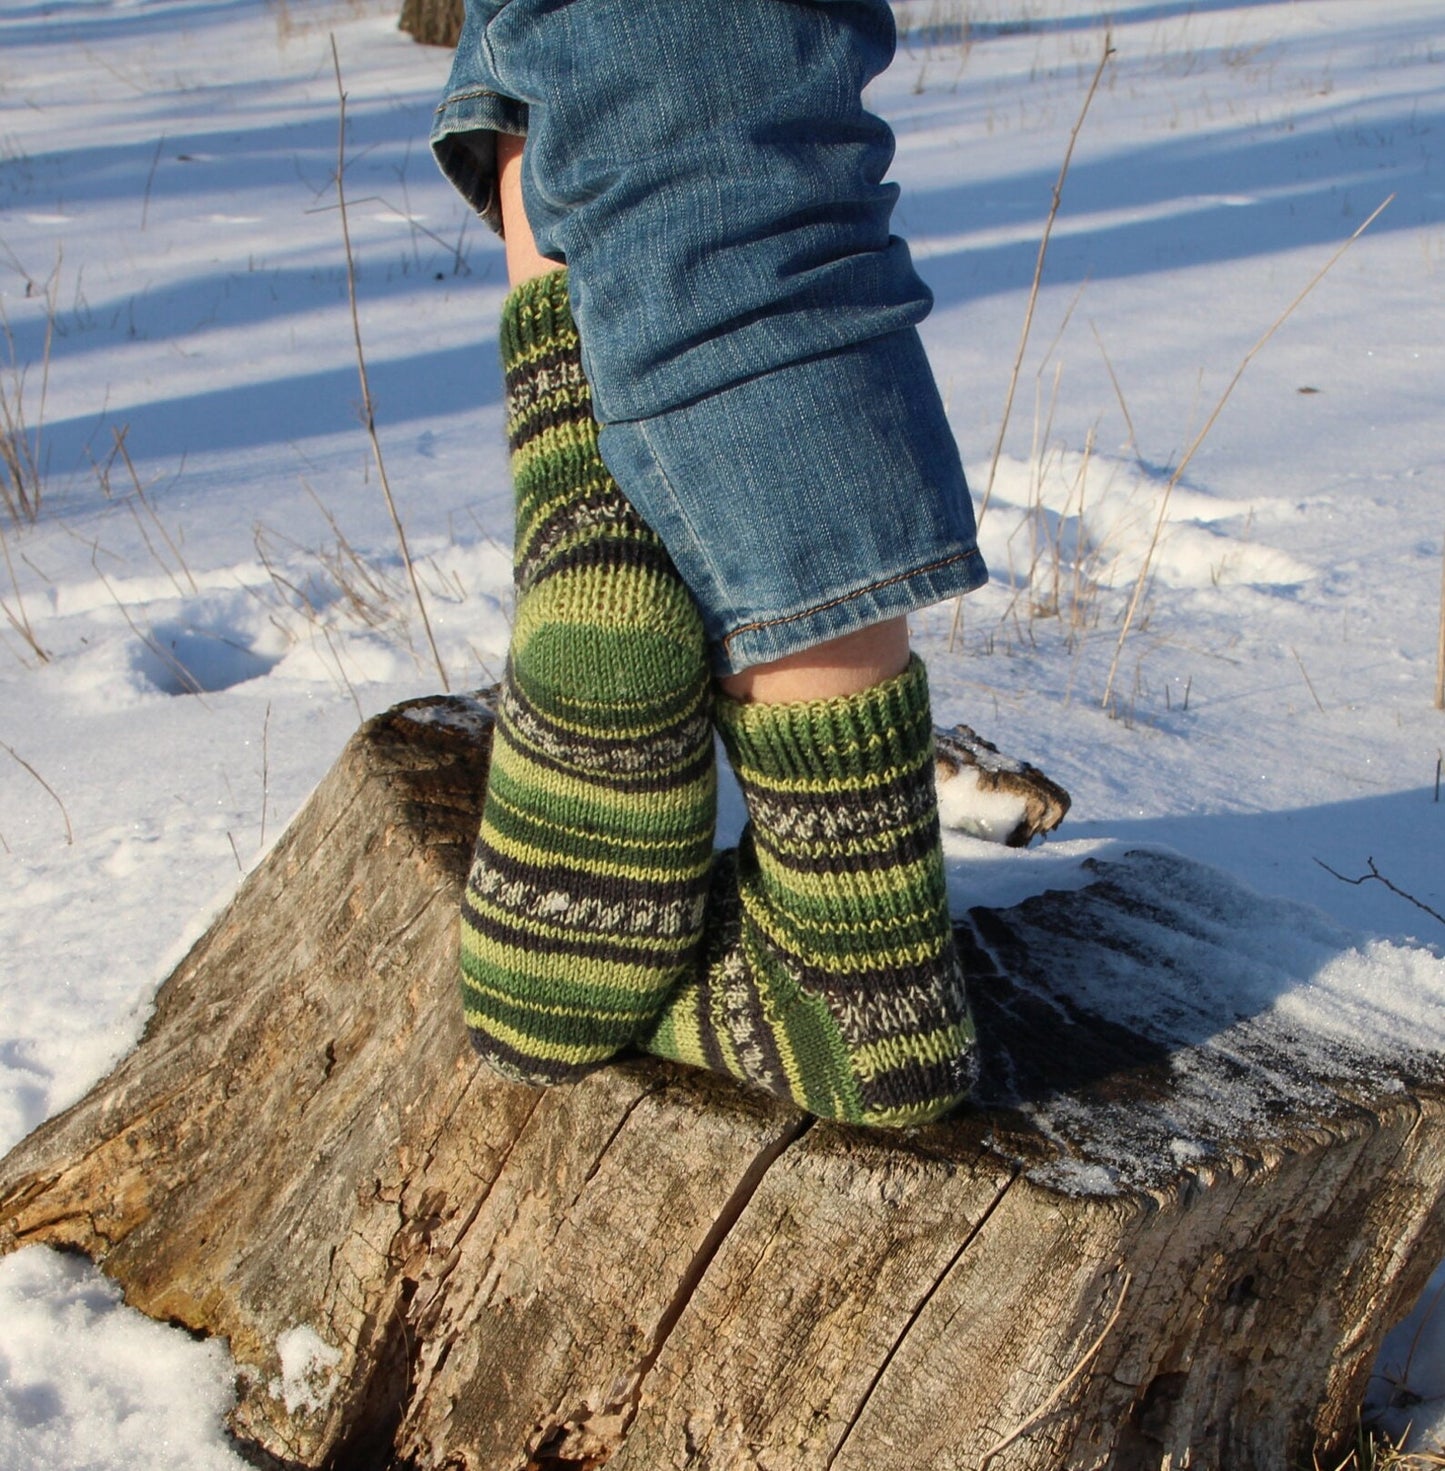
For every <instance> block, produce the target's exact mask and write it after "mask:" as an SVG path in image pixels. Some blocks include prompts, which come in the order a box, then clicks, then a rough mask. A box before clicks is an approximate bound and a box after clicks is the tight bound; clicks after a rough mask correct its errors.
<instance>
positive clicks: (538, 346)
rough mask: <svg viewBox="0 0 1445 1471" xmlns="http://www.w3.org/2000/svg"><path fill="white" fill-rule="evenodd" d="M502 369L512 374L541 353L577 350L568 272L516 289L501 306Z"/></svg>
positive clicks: (551, 273)
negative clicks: (521, 362)
mask: <svg viewBox="0 0 1445 1471" xmlns="http://www.w3.org/2000/svg"><path fill="white" fill-rule="evenodd" d="M499 337H500V344H501V349H502V367H503V369H505V370H506V371H508V372H510V371H511V370H512V368H513V367H514V366H515V365H516V364H517V363H518V362H519V361H521V360H522V359H525V358H528V357H533V356H535V355H536V354H537V353H539V352H545V351H549V350H550V351H556V350H559V349H564V348H572V349H575V348H576V346H577V326H576V323H574V322H573V320H572V306H571V302H570V300H569V299H568V296H567V271H566V269H565V267H564V268H563V269H561V270H556V271H548V273H547V274H546V275H545V276H536V277H534V278H533V279H532V280H530V281H523V282H522V284H521V285H520V286H517V287H515V288H514V289H513V290H512V291H511V292H510V293H509V295H508V296H507V299H506V301H505V302H503V303H502V323H501V328H500V331H499Z"/></svg>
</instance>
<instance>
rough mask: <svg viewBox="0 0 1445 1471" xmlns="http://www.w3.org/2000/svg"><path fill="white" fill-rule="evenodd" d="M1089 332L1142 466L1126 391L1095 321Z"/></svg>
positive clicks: (1130, 446)
mask: <svg viewBox="0 0 1445 1471" xmlns="http://www.w3.org/2000/svg"><path fill="white" fill-rule="evenodd" d="M1089 330H1090V331H1091V332H1092V333H1093V334H1094V341H1095V342H1097V343H1098V344H1099V353H1100V355H1101V356H1102V357H1103V359H1104V367H1105V368H1106V369H1107V370H1108V373H1109V382H1110V383H1112V384H1113V385H1114V397H1115V398H1117V399H1118V400H1119V412H1120V413H1121V414H1123V416H1124V425H1125V427H1126V428H1127V429H1128V431H1129V448H1130V449H1131V450H1133V451H1134V458H1135V459H1136V460H1138V461H1139V463H1140V464H1141V465H1142V464H1143V463H1144V457H1143V455H1142V454H1140V453H1139V436H1138V435H1137V434H1135V433H1134V420H1133V419H1132V418H1131V417H1130V416H1129V405H1128V404H1127V403H1125V402H1124V390H1123V389H1122V388H1120V386H1119V379H1118V378H1117V376H1116V375H1115V373H1114V364H1113V363H1112V362H1110V361H1109V350H1108V348H1106V347H1105V346H1104V339H1103V338H1102V337H1100V336H1099V329H1098V328H1097V327H1096V326H1095V325H1094V323H1093V321H1092V320H1091V321H1090V322H1089Z"/></svg>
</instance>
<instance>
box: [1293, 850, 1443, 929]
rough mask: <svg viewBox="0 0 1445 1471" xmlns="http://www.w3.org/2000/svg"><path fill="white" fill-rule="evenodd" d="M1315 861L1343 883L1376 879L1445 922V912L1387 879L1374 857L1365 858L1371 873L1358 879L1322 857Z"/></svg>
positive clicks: (1359, 883)
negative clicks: (1340, 870) (1432, 906)
mask: <svg viewBox="0 0 1445 1471" xmlns="http://www.w3.org/2000/svg"><path fill="white" fill-rule="evenodd" d="M1315 862H1316V863H1318V864H1319V866H1320V867H1321V868H1322V869H1324V871H1325V872H1326V873H1327V874H1329V875H1330V876H1331V877H1333V878H1337V879H1339V881H1340V882H1341V883H1342V884H1354V885H1355V887H1356V888H1358V887H1359V886H1360V885H1361V884H1368V883H1369V882H1370V881H1371V880H1374V881H1375V882H1376V883H1381V884H1384V886H1385V887H1386V888H1387V889H1388V890H1389V891H1390V892H1391V893H1392V894H1398V895H1399V896H1400V898H1402V899H1408V900H1409V901H1410V903H1411V904H1413V905H1414V906H1415V908H1416V909H1423V910H1424V911H1425V913H1426V914H1428V915H1429V916H1430V918H1431V919H1438V920H1439V921H1440V923H1441V924H1445V914H1441V913H1440V911H1439V910H1438V909H1431V908H1430V906H1429V905H1428V904H1422V903H1421V902H1420V901H1419V900H1418V899H1417V898H1416V897H1415V896H1414V895H1413V894H1407V893H1406V892H1405V890H1404V889H1402V888H1400V886H1399V885H1398V884H1392V883H1391V882H1390V880H1389V879H1387V878H1386V877H1385V875H1384V874H1382V873H1381V872H1380V870H1379V869H1378V868H1376V867H1375V860H1374V859H1373V858H1367V859H1365V862H1366V863H1367V864H1368V865H1369V868H1370V871H1369V873H1362V874H1361V875H1360V876H1359V878H1357V879H1352V878H1346V877H1345V875H1344V874H1342V873H1336V872H1335V870H1334V869H1333V868H1331V867H1330V866H1329V864H1328V863H1326V862H1325V861H1324V859H1322V858H1316V859H1315Z"/></svg>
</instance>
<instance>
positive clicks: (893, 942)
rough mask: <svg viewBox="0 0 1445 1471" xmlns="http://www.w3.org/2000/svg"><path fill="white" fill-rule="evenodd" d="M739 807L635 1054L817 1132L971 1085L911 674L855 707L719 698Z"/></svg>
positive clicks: (896, 1119) (918, 1119) (944, 1104)
mask: <svg viewBox="0 0 1445 1471" xmlns="http://www.w3.org/2000/svg"><path fill="white" fill-rule="evenodd" d="M717 720H718V724H719V727H720V729H721V731H722V735H723V740H724V742H725V744H726V746H727V749H728V754H729V755H730V756H731V758H732V762H733V766H734V768H735V770H736V772H737V775H738V780H739V782H740V784H741V786H742V789H743V795H744V797H745V798H746V801H747V805H748V815H749V823H748V827H747V829H746V830H745V831H744V834H743V839H742V842H741V844H740V845H739V847H738V849H737V852H736V854H735V855H727V857H726V859H725V861H722V862H720V863H719V865H718V868H717V871H716V873H715V876H714V884H713V890H712V897H711V900H710V904H709V914H708V939H707V950H706V952H705V955H704V958H703V962H702V965H701V966H700V974H699V976H698V977H695V978H694V979H693V980H691V981H689V982H687V983H685V984H684V985H683V986H681V987H680V988H679V990H678V991H677V993H676V994H675V995H674V998H673V1000H672V1002H671V1004H670V1005H669V1007H668V1009H667V1011H666V1012H665V1013H664V1014H663V1017H662V1020H661V1021H660V1022H659V1024H658V1026H657V1027H656V1029H655V1030H654V1031H653V1032H652V1034H651V1035H650V1037H648V1038H647V1039H646V1040H645V1042H644V1043H643V1045H644V1046H645V1047H646V1048H647V1049H648V1051H650V1052H655V1053H657V1054H659V1055H660V1056H662V1057H668V1058H672V1059H674V1060H675V1061H678V1062H687V1063H692V1064H694V1065H696V1066H699V1067H705V1068H709V1069H710V1070H712V1071H714V1072H723V1073H729V1074H731V1075H732V1076H733V1077H736V1078H740V1079H743V1080H745V1081H748V1082H752V1083H755V1084H759V1085H761V1086H762V1087H764V1088H766V1089H768V1090H769V1091H770V1092H773V1093H776V1094H779V1095H781V1096H782V1097H784V1098H789V1099H791V1100H792V1101H793V1102H794V1103H796V1104H797V1105H798V1106H799V1107H800V1108H803V1109H806V1110H807V1111H808V1112H809V1113H813V1114H817V1115H819V1116H820V1117H823V1118H831V1119H839V1120H843V1121H847V1122H850V1123H861V1124H874V1125H887V1126H894V1127H897V1126H902V1125H907V1124H916V1123H923V1122H926V1121H927V1120H929V1119H933V1118H937V1117H938V1116H939V1115H940V1114H942V1113H944V1112H945V1111H946V1110H947V1109H949V1108H950V1107H952V1106H953V1105H954V1104H956V1103H958V1102H959V1101H960V1100H961V1099H962V1098H963V1097H964V1095H965V1094H966V1093H967V1092H968V1089H969V1087H970V1085H971V1084H972V1081H973V1077H974V1071H975V1059H974V1032H973V1026H972V1023H971V1020H970V1018H969V1014H968V1008H967V1004H966V1002H965V1000H964V994H963V977H962V973H961V971H960V968H959V963H958V958H957V954H956V952H955V950H954V945H953V929H952V925H951V923H950V921H949V916H948V899H947V894H946V892H945V888H944V876H943V854H942V849H941V847H940V844H939V835H938V804H937V798H936V795H935V791H934V784H933V783H934V778H933V756H932V725H931V717H930V714H929V702H928V684H927V679H926V676H925V674H924V670H923V665H922V664H921V663H920V662H919V661H918V660H917V659H914V660H913V661H912V662H911V663H910V665H909V667H908V668H907V669H906V670H905V671H904V673H903V674H901V675H899V676H898V677H897V678H896V679H892V680H889V681H887V682H886V683H884V684H881V685H878V686H876V687H875V688H874V689H871V690H868V691H865V692H864V693H863V694H861V695H853V696H848V697H846V698H843V699H837V700H820V701H811V702H807V703H803V704H790V705H764V704H749V705H741V704H738V703H736V702H734V701H731V700H727V699H725V698H721V697H720V698H719V700H718V707H717Z"/></svg>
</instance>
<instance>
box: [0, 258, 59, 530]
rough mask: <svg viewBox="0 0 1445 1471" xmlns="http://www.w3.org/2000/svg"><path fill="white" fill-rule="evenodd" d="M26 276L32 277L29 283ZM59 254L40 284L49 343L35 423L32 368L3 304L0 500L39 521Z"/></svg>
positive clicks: (15, 513)
mask: <svg viewBox="0 0 1445 1471" xmlns="http://www.w3.org/2000/svg"><path fill="white" fill-rule="evenodd" d="M28 279H29V278H28V277H27V281H28ZM59 279H60V261H59V259H58V258H57V260H56V263H55V269H54V270H53V271H52V272H51V273H50V279H49V280H48V281H46V283H45V285H44V286H43V287H42V288H41V290H42V291H43V292H44V296H45V342H44V346H43V347H42V349H41V353H40V397H39V402H38V403H37V404H36V406H35V417H34V422H33V423H32V422H31V418H30V409H29V407H28V406H27V404H26V402H25V391H26V379H27V378H28V376H29V368H28V366H27V365H22V364H21V363H19V362H18V361H17V359H16V353H15V336H14V333H13V332H12V331H11V330H10V320H9V318H8V317H7V316H6V315H5V310H4V307H3V305H0V337H3V338H4V340H5V355H6V359H7V361H6V363H5V365H4V366H3V368H0V502H3V504H4V508H5V512H6V514H7V515H8V516H9V517H10V520H11V521H12V522H13V523H14V524H16V525H20V524H21V523H22V522H28V523H30V524H32V525H33V524H34V522H35V520H36V518H37V517H38V516H39V515H40V498H41V492H42V490H43V485H44V469H45V457H44V453H43V450H42V448H41V439H42V435H43V433H44V429H45V400H46V395H47V393H48V391H49V388H50V349H51V344H52V343H53V342H54V340H55V294H56V291H57V289H58V287H59Z"/></svg>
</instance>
